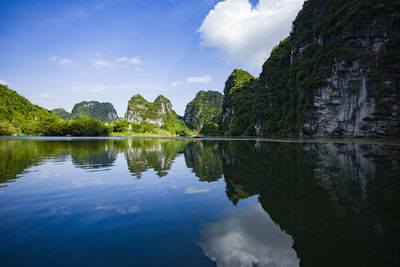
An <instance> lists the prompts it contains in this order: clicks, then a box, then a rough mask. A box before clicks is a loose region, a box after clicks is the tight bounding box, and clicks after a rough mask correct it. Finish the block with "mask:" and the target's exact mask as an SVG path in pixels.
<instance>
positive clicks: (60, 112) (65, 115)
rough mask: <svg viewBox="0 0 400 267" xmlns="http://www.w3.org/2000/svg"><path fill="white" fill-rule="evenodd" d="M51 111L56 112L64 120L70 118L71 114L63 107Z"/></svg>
mask: <svg viewBox="0 0 400 267" xmlns="http://www.w3.org/2000/svg"><path fill="white" fill-rule="evenodd" d="M51 112H52V113H54V114H57V115H58V116H60V117H61V118H63V119H64V120H66V121H69V120H71V119H72V114H71V113H69V112H68V111H66V110H65V109H63V108H56V109H52V110H51Z"/></svg>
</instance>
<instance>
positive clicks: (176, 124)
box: [125, 94, 189, 133]
mask: <svg viewBox="0 0 400 267" xmlns="http://www.w3.org/2000/svg"><path fill="white" fill-rule="evenodd" d="M125 120H127V121H128V122H130V123H134V124H144V125H146V124H149V125H154V126H156V127H161V128H162V129H164V130H166V131H169V132H177V133H179V132H189V129H188V128H187V126H186V124H185V122H184V121H183V119H182V118H181V117H179V116H178V114H176V112H175V111H174V110H173V109H172V104H171V101H170V100H169V99H168V98H166V97H165V96H162V95H159V96H158V97H157V98H156V99H155V100H154V102H149V101H147V100H146V99H145V98H144V97H143V96H141V95H140V94H136V95H134V96H132V97H131V99H130V100H129V102H128V107H127V110H126V113H125Z"/></svg>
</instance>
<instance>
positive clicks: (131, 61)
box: [129, 57, 141, 65]
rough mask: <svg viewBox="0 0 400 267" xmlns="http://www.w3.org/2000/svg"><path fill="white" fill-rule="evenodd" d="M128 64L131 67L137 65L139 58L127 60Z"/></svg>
mask: <svg viewBox="0 0 400 267" xmlns="http://www.w3.org/2000/svg"><path fill="white" fill-rule="evenodd" d="M129 63H130V64H132V65H139V64H140V63H141V62H140V59H139V57H133V58H131V59H129Z"/></svg>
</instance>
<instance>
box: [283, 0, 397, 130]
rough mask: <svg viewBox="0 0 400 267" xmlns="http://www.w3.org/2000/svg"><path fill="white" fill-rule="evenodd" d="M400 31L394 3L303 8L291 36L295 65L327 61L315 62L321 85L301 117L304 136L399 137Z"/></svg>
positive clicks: (313, 4)
mask: <svg viewBox="0 0 400 267" xmlns="http://www.w3.org/2000/svg"><path fill="white" fill-rule="evenodd" d="M311 11H312V12H311ZM314 23H315V24H314ZM311 25H313V26H312V27H310V26H311ZM399 31H400V4H399V2H397V3H396V1H379V2H376V1H309V2H307V3H306V4H305V6H304V9H303V12H301V13H300V14H299V16H298V17H297V19H296V20H295V22H294V27H293V32H292V34H291V41H290V46H291V51H290V58H291V64H292V65H293V66H296V67H298V66H299V65H300V64H302V63H301V61H302V60H304V59H303V58H304V57H305V58H306V59H305V60H311V61H312V60H313V58H312V57H314V56H316V55H318V56H321V57H324V58H321V59H316V62H315V63H316V66H315V67H314V69H313V70H312V73H310V74H311V75H310V76H313V77H314V78H317V76H319V77H318V78H319V79H321V83H317V84H315V87H314V88H313V90H312V94H311V95H310V97H312V101H311V106H309V107H307V109H306V111H305V112H304V113H303V114H302V115H303V123H302V125H301V127H300V134H306V135H317V136H321V135H337V136H388V135H399V134H400V127H399V126H400V124H399V122H400V119H399V118H400V117H399V107H400V97H399V94H400V68H399V66H400V61H399V59H400V57H399V55H400V46H399V44H400V38H399V37H400V35H399V34H400V32H399ZM307 36H308V37H307ZM306 50H308V51H306ZM303 54H304V56H303ZM296 61H297V62H296ZM299 89H303V90H306V89H307V88H301V87H300V88H299Z"/></svg>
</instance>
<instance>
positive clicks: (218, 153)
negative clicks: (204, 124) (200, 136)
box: [184, 141, 222, 182]
mask: <svg viewBox="0 0 400 267" xmlns="http://www.w3.org/2000/svg"><path fill="white" fill-rule="evenodd" d="M220 145H221V142H217V141H205V142H201V141H194V142H191V143H189V144H188V145H187V146H186V147H185V151H184V154H185V161H186V166H187V167H188V168H191V169H192V170H193V172H194V173H195V174H196V176H197V177H199V178H200V181H203V182H213V181H217V180H219V179H220V178H221V177H222V150H221V148H220Z"/></svg>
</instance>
